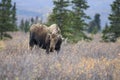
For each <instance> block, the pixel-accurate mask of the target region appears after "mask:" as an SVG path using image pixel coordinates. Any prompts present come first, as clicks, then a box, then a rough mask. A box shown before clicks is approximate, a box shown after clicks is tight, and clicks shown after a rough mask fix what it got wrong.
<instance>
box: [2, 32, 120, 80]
mask: <svg viewBox="0 0 120 80" xmlns="http://www.w3.org/2000/svg"><path fill="white" fill-rule="evenodd" d="M11 35H12V36H13V39H12V40H6V41H4V43H3V42H2V44H4V45H5V46H4V47H3V48H2V49H0V80H119V79H120V76H119V75H120V55H119V54H120V42H116V43H104V42H99V40H100V35H95V36H94V40H93V41H91V42H85V41H80V42H78V43H77V44H68V43H66V44H65V43H64V42H63V44H62V48H61V51H60V53H59V54H57V53H56V52H53V53H50V54H46V53H45V50H43V49H40V48H38V47H36V48H34V49H33V50H32V51H30V50H29V48H28V46H29V45H28V42H29V35H28V34H25V33H22V32H14V33H11Z"/></svg>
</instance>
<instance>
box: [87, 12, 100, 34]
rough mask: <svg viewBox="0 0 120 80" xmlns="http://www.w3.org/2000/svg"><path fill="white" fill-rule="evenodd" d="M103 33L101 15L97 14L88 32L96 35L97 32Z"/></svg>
mask: <svg viewBox="0 0 120 80" xmlns="http://www.w3.org/2000/svg"><path fill="white" fill-rule="evenodd" d="M100 31H101V24H100V14H98V13H97V14H95V16H94V20H92V21H91V22H90V23H89V25H88V32H89V33H93V34H96V33H97V32H100Z"/></svg>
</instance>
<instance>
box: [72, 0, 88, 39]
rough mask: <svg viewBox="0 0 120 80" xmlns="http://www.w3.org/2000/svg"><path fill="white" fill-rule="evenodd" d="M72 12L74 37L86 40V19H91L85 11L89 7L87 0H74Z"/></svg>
mask: <svg viewBox="0 0 120 80" xmlns="http://www.w3.org/2000/svg"><path fill="white" fill-rule="evenodd" d="M72 4H73V7H72V10H73V13H74V18H73V28H74V31H75V32H74V35H78V37H79V38H84V39H85V38H86V35H85V34H84V33H83V30H84V29H85V26H86V25H87V24H86V22H85V19H89V16H87V15H86V14H85V12H84V11H85V10H86V9H87V8H88V7H89V6H88V5H87V1H86V0H72Z"/></svg>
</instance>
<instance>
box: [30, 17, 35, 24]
mask: <svg viewBox="0 0 120 80" xmlns="http://www.w3.org/2000/svg"><path fill="white" fill-rule="evenodd" d="M34 22H35V20H34V18H33V17H32V18H31V20H30V23H31V25H32V24H33V23H34Z"/></svg>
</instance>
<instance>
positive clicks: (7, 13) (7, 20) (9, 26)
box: [0, 0, 14, 39]
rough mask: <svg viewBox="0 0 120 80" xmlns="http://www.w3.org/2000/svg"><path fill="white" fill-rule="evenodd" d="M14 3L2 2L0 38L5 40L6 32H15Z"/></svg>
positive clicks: (0, 7) (0, 3) (0, 4)
mask: <svg viewBox="0 0 120 80" xmlns="http://www.w3.org/2000/svg"><path fill="white" fill-rule="evenodd" d="M13 30H14V26H13V22H12V3H11V0H1V2H0V36H1V39H3V36H4V34H5V32H8V31H13Z"/></svg>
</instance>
